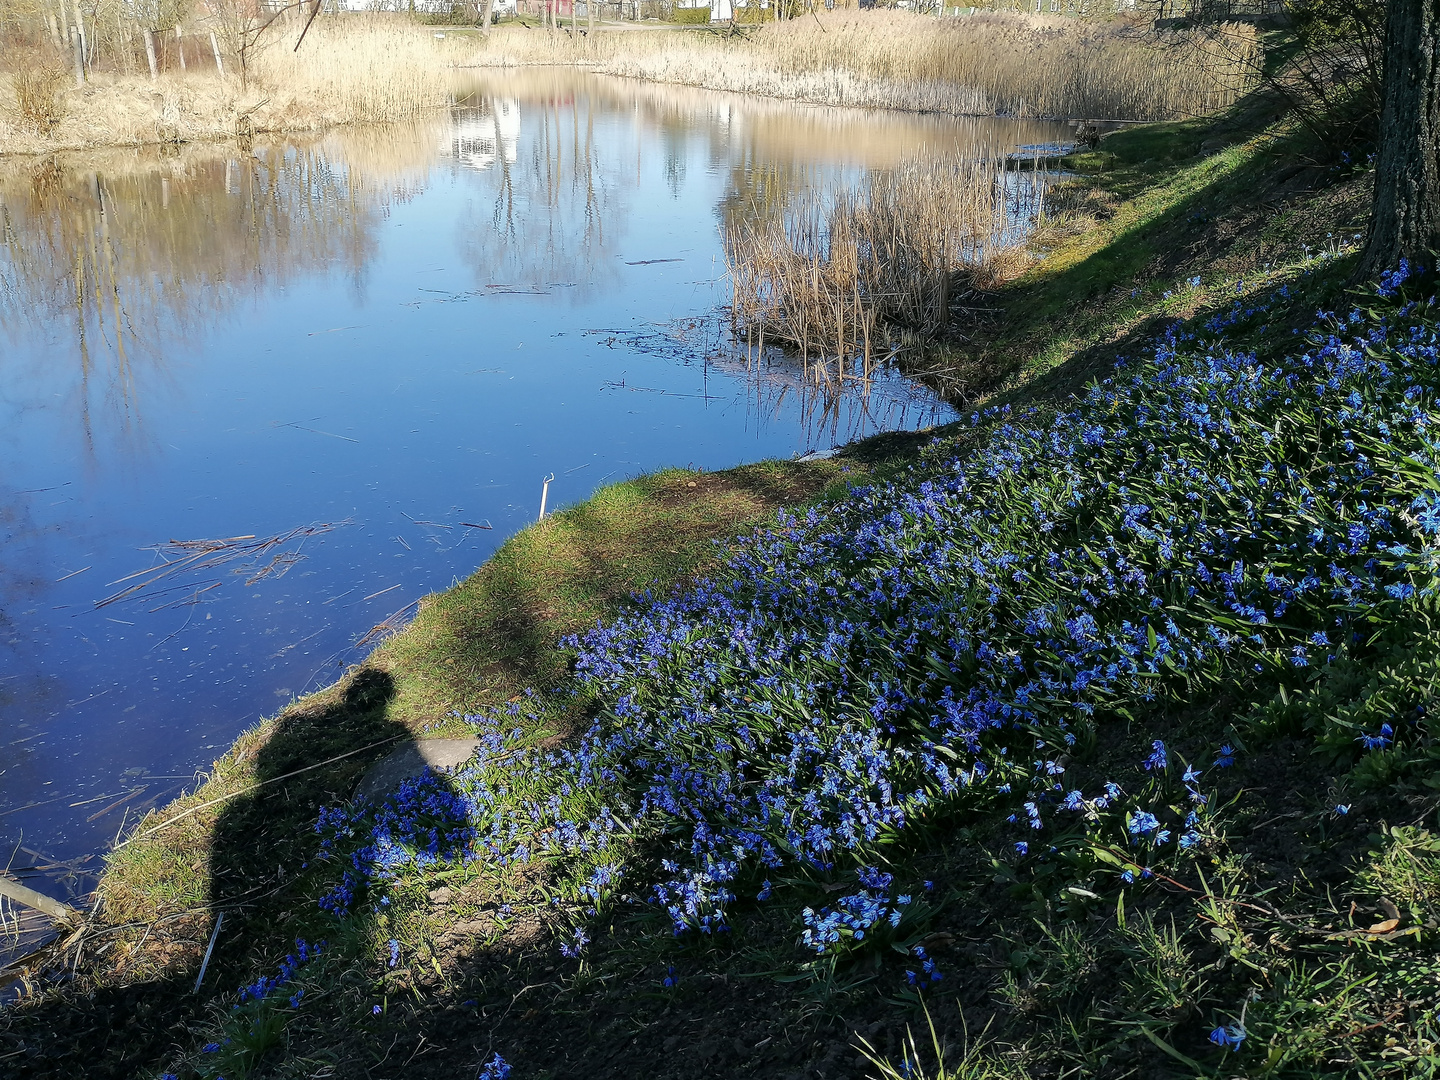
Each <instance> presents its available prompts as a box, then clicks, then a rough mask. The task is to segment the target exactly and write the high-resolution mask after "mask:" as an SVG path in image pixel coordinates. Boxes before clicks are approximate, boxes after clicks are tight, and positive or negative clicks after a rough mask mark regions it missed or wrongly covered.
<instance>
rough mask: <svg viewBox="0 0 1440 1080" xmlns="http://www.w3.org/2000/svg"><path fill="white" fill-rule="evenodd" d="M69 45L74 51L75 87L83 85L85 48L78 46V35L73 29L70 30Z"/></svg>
mask: <svg viewBox="0 0 1440 1080" xmlns="http://www.w3.org/2000/svg"><path fill="white" fill-rule="evenodd" d="M70 44H71V45H72V46H73V47H74V49H75V85H76V86H77V87H80V86H84V85H85V47H84V46H83V45H81V44H80V34H79V32H78V31H77V30H75V28H74V27H71V28H70Z"/></svg>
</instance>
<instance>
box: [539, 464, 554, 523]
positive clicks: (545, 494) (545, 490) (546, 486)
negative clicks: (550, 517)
mask: <svg viewBox="0 0 1440 1080" xmlns="http://www.w3.org/2000/svg"><path fill="white" fill-rule="evenodd" d="M554 479H555V474H554V473H553V472H552V473H551V474H550V475H549V476H547V477H545V482H544V483H543V484H541V485H540V516H541V517H542V518H543V517H544V516H545V500H546V499H548V498H549V497H550V481H551V480H554Z"/></svg>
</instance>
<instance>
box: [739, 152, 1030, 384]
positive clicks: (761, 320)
mask: <svg viewBox="0 0 1440 1080" xmlns="http://www.w3.org/2000/svg"><path fill="white" fill-rule="evenodd" d="M1046 179H1047V178H1046V177H1045V175H1044V174H1043V173H1040V172H1038V171H1037V170H1035V169H1033V168H1032V169H1029V170H1026V171H1023V172H1020V171H1015V170H1013V169H1011V168H1009V167H1008V162H1007V159H1006V158H1005V157H1003V156H999V155H994V154H987V155H985V156H981V157H954V156H951V157H947V158H942V159H938V160H935V159H932V160H924V161H912V162H909V163H906V164H904V165H901V166H900V167H898V168H895V169H887V170H880V171H876V172H872V173H869V174H867V175H866V176H864V177H863V178H862V179H861V180H860V181H859V182H858V183H853V182H852V183H847V182H845V181H844V180H841V181H836V182H833V183H831V184H829V185H828V186H825V187H811V188H808V189H805V190H802V191H799V192H786V191H784V190H783V189H782V190H781V192H780V193H779V194H778V196H777V195H776V194H775V193H772V192H771V191H770V189H769V186H768V185H765V184H763V183H762V184H758V185H755V187H754V189H753V190H754V192H755V197H754V198H753V199H751V200H749V201H744V202H739V203H736V204H734V205H732V206H731V207H730V208H729V213H728V214H727V216H726V220H725V225H724V233H725V257H726V264H727V268H728V271H729V275H730V281H731V285H732V297H733V298H732V303H731V318H732V321H733V324H734V327H735V332H736V336H737V338H739V339H740V340H743V341H744V342H745V344H746V346H747V348H758V349H760V350H761V351H763V349H764V344H765V342H766V341H767V340H768V341H770V342H773V343H778V344H782V345H784V346H787V347H789V348H792V349H794V350H796V351H797V352H798V353H799V357H800V361H801V363H802V365H803V367H804V370H805V371H806V372H807V374H808V375H809V376H810V378H811V379H812V380H813V381H814V382H815V383H817V384H821V383H833V384H835V385H843V384H845V383H846V382H847V381H856V382H859V383H860V384H862V385H863V384H864V383H865V382H866V381H867V380H869V379H870V378H871V373H872V370H873V369H874V367H875V365H876V364H877V363H885V362H889V361H893V360H895V359H896V357H897V356H899V355H900V353H901V352H902V351H905V350H907V349H908V348H909V347H910V346H911V345H912V344H913V343H915V342H919V341H925V340H928V339H934V338H937V337H942V336H945V335H947V334H950V333H951V331H952V326H951V322H952V314H953V313H952V308H953V306H954V305H955V304H956V303H957V301H958V300H959V299H961V298H962V296H963V295H964V293H965V292H967V291H968V290H970V289H972V288H973V287H975V286H977V285H985V284H990V283H992V282H993V281H994V279H996V278H997V277H999V276H1003V274H1004V266H1005V265H1006V264H1007V263H1013V261H1014V259H1015V254H1016V248H1017V245H1019V244H1020V243H1022V242H1023V237H1024V234H1025V227H1026V224H1027V223H1028V222H1030V221H1033V220H1034V219H1035V218H1036V217H1037V216H1038V215H1039V213H1040V212H1041V210H1042V208H1043V201H1044V192H1045V185H1046Z"/></svg>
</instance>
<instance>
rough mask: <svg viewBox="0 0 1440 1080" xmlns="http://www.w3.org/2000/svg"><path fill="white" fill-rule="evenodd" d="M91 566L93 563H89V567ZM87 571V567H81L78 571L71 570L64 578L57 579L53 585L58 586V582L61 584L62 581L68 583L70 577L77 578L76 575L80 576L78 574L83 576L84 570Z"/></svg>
mask: <svg viewBox="0 0 1440 1080" xmlns="http://www.w3.org/2000/svg"><path fill="white" fill-rule="evenodd" d="M93 565H94V563H91V566H93ZM89 569H90V567H89V566H82V567H81V568H80V569H79V570H71V571H70V573H68V574H66V575H65V576H64V577H57V578H56V579H55V584H56V585H59V584H60V582H62V581H69V580H70V579H71V578H72V577H76V576H78V575H80V574H83V573H84V572H85V571H86V570H89Z"/></svg>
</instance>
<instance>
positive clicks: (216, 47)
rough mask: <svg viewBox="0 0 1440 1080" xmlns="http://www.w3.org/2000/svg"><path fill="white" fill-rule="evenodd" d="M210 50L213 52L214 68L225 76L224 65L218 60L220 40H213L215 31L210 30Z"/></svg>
mask: <svg viewBox="0 0 1440 1080" xmlns="http://www.w3.org/2000/svg"><path fill="white" fill-rule="evenodd" d="M210 50H211V51H212V52H213V53H214V54H215V70H216V71H217V72H219V73H220V77H221V78H224V77H225V65H224V64H223V63H221V61H220V42H218V41H216V40H215V31H214V30H211V31H210Z"/></svg>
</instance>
